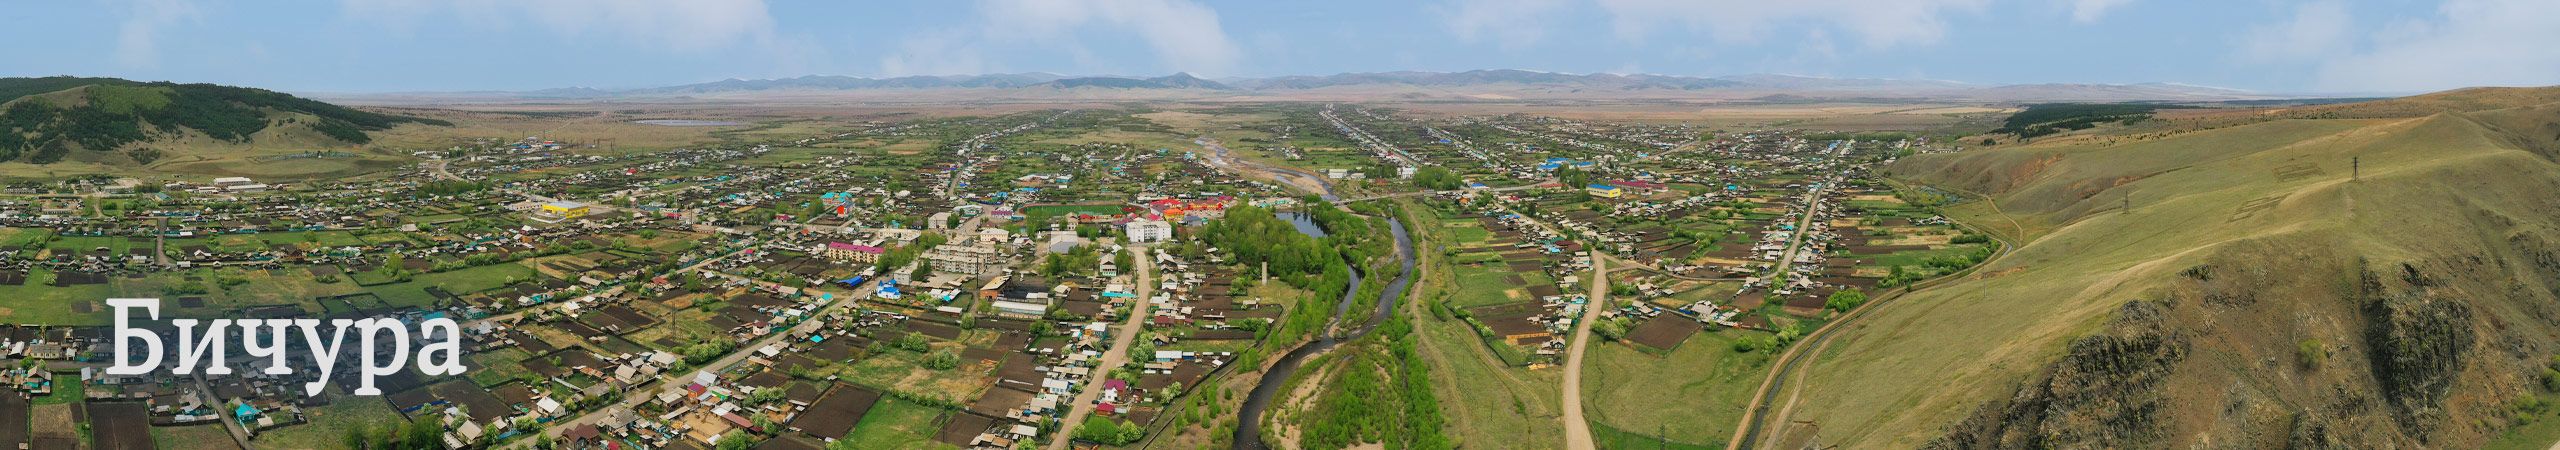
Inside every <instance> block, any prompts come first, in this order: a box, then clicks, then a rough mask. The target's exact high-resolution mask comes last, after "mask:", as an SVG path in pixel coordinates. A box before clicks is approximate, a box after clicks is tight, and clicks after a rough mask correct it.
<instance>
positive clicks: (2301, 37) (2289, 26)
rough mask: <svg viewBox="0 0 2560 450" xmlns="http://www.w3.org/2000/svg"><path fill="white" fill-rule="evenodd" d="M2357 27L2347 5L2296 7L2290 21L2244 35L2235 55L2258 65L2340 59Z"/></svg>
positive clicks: (2306, 5)
mask: <svg viewBox="0 0 2560 450" xmlns="http://www.w3.org/2000/svg"><path fill="white" fill-rule="evenodd" d="M2354 25H2355V21H2354V18H2353V17H2350V16H2348V14H2347V8H2346V7H2345V6H2342V5H2339V4H2337V3H2334V2H2314V3H2304V4H2301V5H2298V6H2296V7H2295V9H2294V12H2293V17H2292V18H2291V19H2289V20H2286V21H2284V22H2283V23H2276V24H2268V25H2264V26H2259V27H2257V28H2252V29H2250V30H2249V31H2248V32H2247V33H2245V34H2242V35H2241V37H2240V42H2239V43H2238V45H2237V46H2236V47H2235V51H2237V52H2238V53H2237V54H2236V55H2234V56H2237V57H2238V58H2239V59H2240V60H2242V61H2244V62H2258V63H2271V62H2286V61H2293V62H2299V61H2317V60H2320V59H2323V58H2328V57H2332V56H2337V55H2338V54H2339V53H2342V52H2345V51H2347V50H2348V48H2349V44H2351V43H2352V42H2351V40H2350V36H2349V35H2348V32H2349V31H2350V28H2351V27H2353V26H2354Z"/></svg>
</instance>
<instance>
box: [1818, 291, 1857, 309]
mask: <svg viewBox="0 0 2560 450" xmlns="http://www.w3.org/2000/svg"><path fill="white" fill-rule="evenodd" d="M1866 302H1867V293H1865V292H1858V290H1856V289H1844V290H1841V291H1840V292H1834V293H1831V298H1830V299H1829V300H1824V301H1823V302H1822V305H1823V306H1829V307H1831V309H1833V310H1839V311H1848V310H1851V309H1857V308H1858V305H1860V304H1865V303H1866Z"/></svg>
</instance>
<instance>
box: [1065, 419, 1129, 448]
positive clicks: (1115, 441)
mask: <svg viewBox="0 0 2560 450" xmlns="http://www.w3.org/2000/svg"><path fill="white" fill-rule="evenodd" d="M1146 433H1147V429H1146V428H1145V427H1140V426H1137V424H1122V423H1120V421H1117V420H1111V419H1108V418H1104V417H1102V416H1093V417H1089V418H1086V419H1085V420H1084V426H1080V427H1076V439H1077V440H1083V441H1090V442H1097V443H1101V444H1103V445H1125V444H1128V443H1131V442H1137V441H1138V439H1139V438H1144V437H1147V436H1146Z"/></svg>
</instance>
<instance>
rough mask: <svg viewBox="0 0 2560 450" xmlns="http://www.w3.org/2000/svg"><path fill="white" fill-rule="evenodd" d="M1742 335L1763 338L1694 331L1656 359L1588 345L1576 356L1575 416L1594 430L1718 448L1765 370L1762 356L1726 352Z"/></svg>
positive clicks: (1627, 346)
mask: <svg viewBox="0 0 2560 450" xmlns="http://www.w3.org/2000/svg"><path fill="white" fill-rule="evenodd" d="M1745 335H1763V336H1765V335H1767V333H1760V332H1756V331H1742V330H1724V331H1708V332H1701V333H1698V334H1697V335H1693V336H1690V337H1689V340H1688V341H1686V342H1682V343H1681V344H1680V346H1679V347H1676V348H1673V349H1672V350H1671V352H1670V353H1669V354H1667V355H1662V356H1655V355H1653V354H1649V353H1646V352H1644V351H1642V350H1637V349H1635V348H1632V347H1631V346H1633V345H1637V344H1633V343H1619V342H1612V343H1605V344H1604V343H1597V342H1595V343H1593V344H1592V345H1591V347H1590V348H1589V354H1587V355H1584V358H1585V359H1584V361H1583V367H1582V378H1583V380H1582V401H1583V403H1584V404H1583V411H1585V412H1586V413H1588V414H1589V418H1590V420H1591V421H1592V422H1594V423H1595V424H1608V426H1610V427H1614V428H1618V429H1622V430H1628V431H1630V432H1634V433H1636V434H1641V435H1659V436H1656V437H1661V438H1667V439H1669V440H1671V441H1674V442H1689V443H1701V444H1704V443H1713V444H1715V445H1718V446H1722V445H1723V443H1724V442H1725V439H1726V438H1730V437H1733V429H1734V425H1735V424H1736V423H1738V422H1740V421H1741V420H1742V411H1743V409H1744V406H1747V405H1749V404H1750V403H1751V398H1750V397H1751V390H1753V389H1757V388H1759V387H1760V381H1761V377H1762V376H1763V375H1767V374H1768V370H1769V364H1768V362H1769V358H1770V355H1769V353H1768V352H1753V353H1735V352H1734V351H1733V340H1734V339H1736V338H1739V337H1741V336H1745ZM1595 429H1596V427H1595ZM1604 448H1605V447H1604Z"/></svg>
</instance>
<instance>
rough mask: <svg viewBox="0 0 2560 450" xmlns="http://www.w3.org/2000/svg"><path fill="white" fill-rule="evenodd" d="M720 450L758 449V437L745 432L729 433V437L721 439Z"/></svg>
mask: <svg viewBox="0 0 2560 450" xmlns="http://www.w3.org/2000/svg"><path fill="white" fill-rule="evenodd" d="M718 448H719V450H752V449H754V448H756V436H755V435H754V434H749V433H747V432H745V431H739V432H735V433H729V434H728V435H727V436H721V437H720V445H719V446H718Z"/></svg>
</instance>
